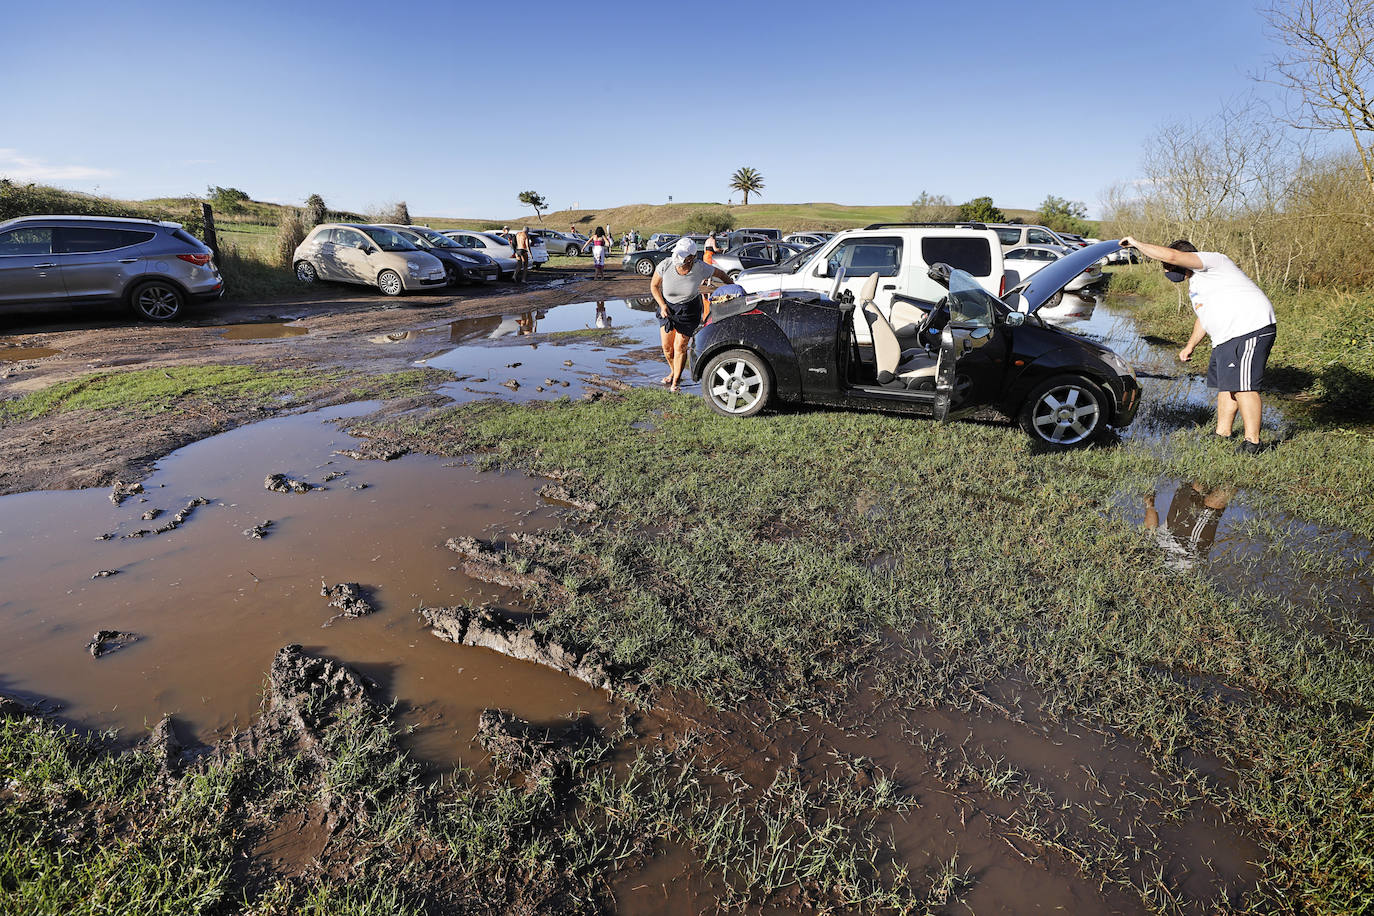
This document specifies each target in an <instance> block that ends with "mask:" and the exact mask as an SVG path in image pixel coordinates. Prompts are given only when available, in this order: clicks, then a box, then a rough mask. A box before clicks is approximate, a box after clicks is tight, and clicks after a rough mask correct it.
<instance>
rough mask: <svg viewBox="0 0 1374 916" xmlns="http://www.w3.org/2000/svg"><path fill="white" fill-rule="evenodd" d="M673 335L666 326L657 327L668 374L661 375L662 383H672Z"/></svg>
mask: <svg viewBox="0 0 1374 916" xmlns="http://www.w3.org/2000/svg"><path fill="white" fill-rule="evenodd" d="M674 336H675V335H674V334H673V332H672V331H670V330H668V329H667V328H659V329H658V339H659V343H661V344H662V345H663V359H664V361H665V362H666V363H667V364H668V374H667V375H665V376H663V384H664V385H671V384H672V383H673V337H674Z"/></svg>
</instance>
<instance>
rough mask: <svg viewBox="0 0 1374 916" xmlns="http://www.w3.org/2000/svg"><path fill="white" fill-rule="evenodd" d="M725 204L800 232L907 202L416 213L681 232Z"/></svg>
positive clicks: (851, 221) (445, 224)
mask: <svg viewBox="0 0 1374 916" xmlns="http://www.w3.org/2000/svg"><path fill="white" fill-rule="evenodd" d="M708 209H709V210H718V209H727V210H729V211H730V213H731V214H732V215H733V216H734V217H735V225H736V226H763V227H767V228H771V229H781V230H782V231H783V232H784V233H788V232H800V231H803V230H807V229H827V230H830V231H837V230H840V229H853V228H856V227H859V226H867V225H868V224H870V223H880V222H889V223H891V222H901V221H902V220H904V219H906V218H907V211H908V210H909V209H910V206H909V205H908V204H897V205H892V206H874V207H855V206H847V205H845V204H835V203H823V202H814V203H804V204H778V203H766V204H750V205H749V206H747V207H746V206H740V205H736V206H732V207H726V206H725V204H722V203H719V202H715V203H711V202H698V203H681V204H678V203H673V204H627V205H625V206H622V207H611V208H608V209H604V210H555V211H553V212H552V213H545V214H544V219H543V222H542V223H541V222H540V221H539V220H538V219H536V218H535V216H534V214H533V213H525V214H522V215H517V216H515V217H513V218H510V219H486V220H482V219H454V218H452V217H445V216H426V217H420V219H421V221H423V222H425V223H426V224H427V225H430V226H434V227H435V228H439V229H483V228H491V227H498V226H529V225H534V226H539V225H543V226H547V227H548V228H550V229H558V230H566V229H567V228H568V227H569V226H577V228H578V229H579V230H581V231H582V232H584V233H586V232H590V231H591V229H592V228H594V227H596V226H605V225H610V227H611V231H612V232H615V233H617V234H619V233H620V232H622V231H624V230H628V229H638V230H639V231H640V233H641V234H642V235H649V234H650V233H654V232H679V233H680V232H682V231H683V230H684V229H686V227H687V221H688V220H689V219H691V217H692V214H693V213H695V212H696V211H698V210H708ZM1004 212H1005V213H1006V214H1007V217H1008V218H1009V219H1021V220H1023V221H1026V222H1030V221H1033V219H1034V217H1035V211H1034V210H1006V211H1004Z"/></svg>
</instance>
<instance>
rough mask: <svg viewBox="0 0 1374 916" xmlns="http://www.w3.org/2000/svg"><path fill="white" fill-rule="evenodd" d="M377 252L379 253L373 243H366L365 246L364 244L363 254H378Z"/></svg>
mask: <svg viewBox="0 0 1374 916" xmlns="http://www.w3.org/2000/svg"><path fill="white" fill-rule="evenodd" d="M376 253H377V249H376V248H373V247H372V246H371V245H364V246H363V254H376Z"/></svg>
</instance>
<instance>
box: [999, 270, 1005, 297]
mask: <svg viewBox="0 0 1374 916" xmlns="http://www.w3.org/2000/svg"><path fill="white" fill-rule="evenodd" d="M1006 291H1007V275H1006V274H1005V273H1003V274H1002V280H1001V282H1000V283H998V284H997V298H998V299H1001V298H1002V296H1003V295H1004V294H1005V293H1006Z"/></svg>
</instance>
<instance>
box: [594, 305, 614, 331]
mask: <svg viewBox="0 0 1374 916" xmlns="http://www.w3.org/2000/svg"><path fill="white" fill-rule="evenodd" d="M596 326H597V327H598V328H609V327H610V326H611V319H610V318H609V317H608V316H607V315H606V301H605V300H604V299H601V300H598V301H597V303H596Z"/></svg>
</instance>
